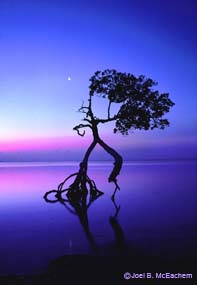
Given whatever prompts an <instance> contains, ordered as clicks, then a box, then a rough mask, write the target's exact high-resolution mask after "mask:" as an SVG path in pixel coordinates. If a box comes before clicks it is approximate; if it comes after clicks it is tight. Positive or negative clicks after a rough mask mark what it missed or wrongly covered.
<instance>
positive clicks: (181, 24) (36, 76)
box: [0, 0, 197, 161]
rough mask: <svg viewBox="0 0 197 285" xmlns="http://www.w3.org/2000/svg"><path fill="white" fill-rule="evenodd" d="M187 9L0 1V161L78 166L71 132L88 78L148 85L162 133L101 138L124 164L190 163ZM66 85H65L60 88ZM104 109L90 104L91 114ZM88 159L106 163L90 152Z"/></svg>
mask: <svg viewBox="0 0 197 285" xmlns="http://www.w3.org/2000/svg"><path fill="white" fill-rule="evenodd" d="M196 9H197V4H195V1H185V0H184V1H178V0H174V1H169V0H166V1H162V0H161V1H156V0H152V1H150V0H146V1H145V0H142V1H138V0H130V1H125V0H122V1H119V0H117V1H116V0H113V1H108V0H105V1H103V0H97V1H95V0H94V1H90V0H89V1H79V0H78V1H76V0H74V1H58V0H57V1H49V0H46V1H40V0H39V1H38V0H34V1H33V0H32V1H31V0H30V1H25V0H24V1H21V0H17V1H15V0H2V1H0V54H1V62H0V114H1V120H0V160H3V161H26V160H28V161H29V160H30V161H31V160H39V161H40V160H47V161H50V160H67V159H68V160H72V159H73V160H78V159H80V158H81V157H82V155H83V153H84V151H85V149H86V147H87V145H88V143H89V141H90V137H89V136H88V135H87V137H86V138H81V137H78V136H77V134H75V133H74V132H73V131H72V128H73V126H75V125H76V124H79V123H80V120H81V119H82V114H79V113H77V112H76V111H77V109H78V108H79V107H80V105H81V103H82V101H83V100H84V101H85V100H86V99H87V96H88V86H89V82H88V79H89V78H90V76H91V75H92V74H93V73H94V72H95V71H96V70H102V69H106V68H115V69H117V70H118V71H123V72H131V73H133V74H134V75H136V76H138V75H139V74H144V75H146V76H147V77H151V78H153V79H154V80H156V81H157V82H158V83H159V84H158V89H159V90H160V91H161V92H169V93H170V94H171V99H172V100H173V101H174V102H175V103H176V105H175V106H174V107H173V109H172V110H171V112H170V113H169V114H168V115H167V117H168V118H169V120H170V122H171V126H170V128H167V129H165V130H163V131H159V130H154V131H149V132H139V131H136V132H134V133H131V134H130V135H129V136H128V137H122V136H121V135H113V134H112V131H111V130H112V128H111V125H109V126H107V125H105V126H104V128H102V129H101V134H102V136H103V138H105V139H106V141H107V142H109V143H110V144H111V145H112V146H114V147H115V148H117V149H118V150H119V152H120V153H122V154H123V156H124V158H125V159H135V160H136V159H159V158H162V159H169V158H173V159H174V158H192V157H195V158H197V150H196V143H197V128H196V125H197V112H196V106H197V99H196V98H197V96H196V90H197V88H196V77H197V69H196V63H197V58H196V50H197V38H196V30H197V19H196ZM68 77H71V80H70V81H69V80H68ZM103 103H104V101H102V100H101V99H99V100H97V102H96V104H95V107H96V111H97V113H98V114H103V112H104V109H105V106H104V104H103ZM93 158H95V159H98V158H99V159H106V158H107V157H106V155H105V154H104V153H103V152H101V154H100V151H99V149H98V151H96V152H95V155H94V156H93Z"/></svg>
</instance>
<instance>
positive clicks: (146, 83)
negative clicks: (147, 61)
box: [90, 69, 174, 135]
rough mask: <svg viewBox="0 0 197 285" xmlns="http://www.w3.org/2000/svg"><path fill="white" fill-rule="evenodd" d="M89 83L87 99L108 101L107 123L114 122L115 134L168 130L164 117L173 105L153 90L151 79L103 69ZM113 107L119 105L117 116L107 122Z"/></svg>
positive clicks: (165, 97) (166, 97) (165, 94)
mask: <svg viewBox="0 0 197 285" xmlns="http://www.w3.org/2000/svg"><path fill="white" fill-rule="evenodd" d="M90 81H91V84H90V96H95V95H98V96H101V97H102V98H106V99H107V100H108V104H109V108H108V119H110V121H111V120H114V121H115V128H114V132H115V133H116V132H117V131H119V132H120V133H121V134H123V135H128V131H129V130H133V129H140V130H141V129H143V130H149V129H150V130H153V129H155V128H160V129H164V128H165V127H166V126H169V121H168V120H167V119H166V118H164V117H163V116H164V115H165V114H166V113H167V112H169V110H170V107H172V106H173V105H174V103H173V102H172V101H171V100H170V99H169V94H168V93H159V91H157V90H155V89H154V87H155V86H156V85H157V83H156V82H155V81H153V80H152V79H150V78H146V77H145V76H143V75H140V76H139V77H135V76H134V75H133V74H130V73H122V72H117V71H116V70H114V69H113V70H109V69H106V70H104V71H102V72H101V71H97V72H95V74H94V75H93V76H92V77H91V78H90ZM112 103H120V104H121V105H120V108H119V111H118V112H117V114H116V115H115V116H114V117H113V118H110V107H111V104H112ZM98 121H99V120H98ZM106 121H107V120H106ZM101 122H102V120H101Z"/></svg>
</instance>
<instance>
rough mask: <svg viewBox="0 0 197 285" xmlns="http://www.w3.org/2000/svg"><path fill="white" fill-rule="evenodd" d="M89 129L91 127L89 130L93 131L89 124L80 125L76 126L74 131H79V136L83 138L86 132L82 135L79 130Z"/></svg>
mask: <svg viewBox="0 0 197 285" xmlns="http://www.w3.org/2000/svg"><path fill="white" fill-rule="evenodd" d="M87 127H89V128H91V129H92V127H91V125H88V124H86V125H84V124H80V125H77V126H75V127H74V128H73V130H75V131H77V134H78V135H79V136H81V137H83V136H84V135H85V131H83V133H80V131H79V129H82V128H87Z"/></svg>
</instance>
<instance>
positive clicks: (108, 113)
mask: <svg viewBox="0 0 197 285" xmlns="http://www.w3.org/2000/svg"><path fill="white" fill-rule="evenodd" d="M111 103H112V102H111V101H110V100H109V105H108V109H107V117H108V119H109V118H110V107H111Z"/></svg>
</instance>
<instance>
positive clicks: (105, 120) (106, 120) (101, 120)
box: [96, 115, 118, 124]
mask: <svg viewBox="0 0 197 285" xmlns="http://www.w3.org/2000/svg"><path fill="white" fill-rule="evenodd" d="M117 119H118V116H116V115H115V116H113V117H112V118H108V119H96V122H97V123H98V124H99V123H102V124H104V123H107V122H111V121H115V120H117Z"/></svg>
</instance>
